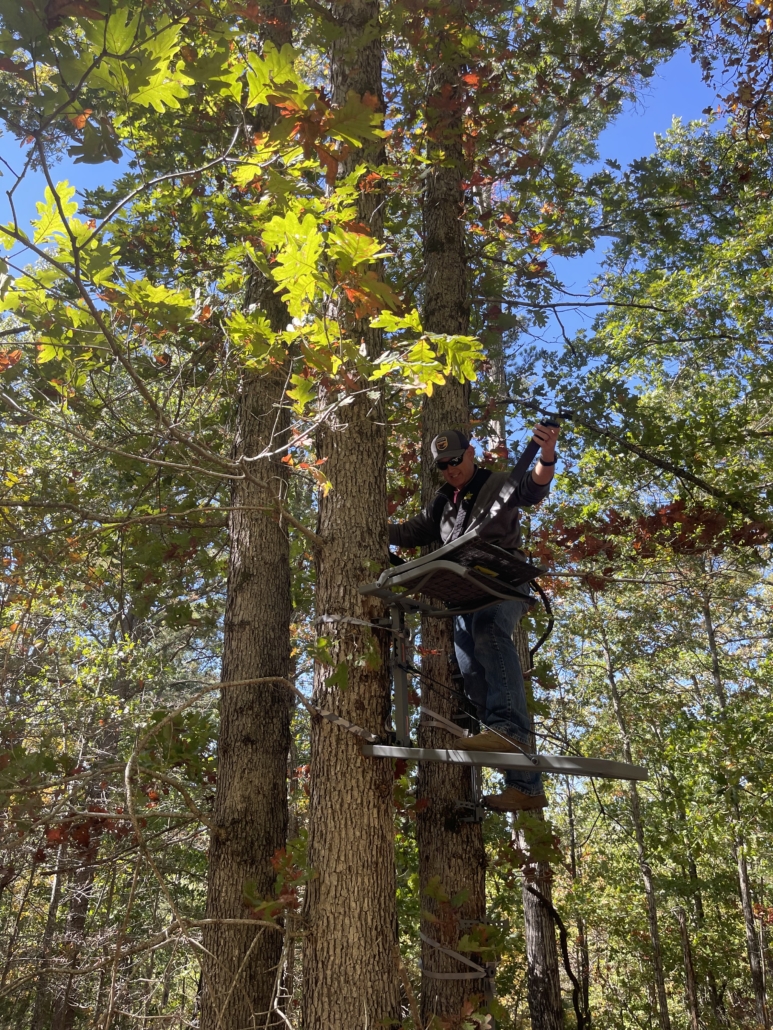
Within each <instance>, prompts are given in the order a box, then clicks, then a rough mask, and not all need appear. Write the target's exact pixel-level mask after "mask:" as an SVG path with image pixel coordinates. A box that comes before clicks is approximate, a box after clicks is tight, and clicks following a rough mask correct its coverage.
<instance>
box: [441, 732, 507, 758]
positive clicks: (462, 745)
mask: <svg viewBox="0 0 773 1030" xmlns="http://www.w3.org/2000/svg"><path fill="white" fill-rule="evenodd" d="M452 747H453V749H454V750H455V751H502V752H504V753H506V754H510V755H520V754H523V751H524V748H523V747H519V746H518V745H517V744H516V743H514V742H513V741H512V740H509V739H508V738H507V737H505V736H504V735H503V734H501V733H494V731H493V730H484V731H483V733H476V734H475V736H474V737H457V738H456V739H455V740H454V742H453V745H452Z"/></svg>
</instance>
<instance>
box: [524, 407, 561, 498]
mask: <svg viewBox="0 0 773 1030" xmlns="http://www.w3.org/2000/svg"><path fill="white" fill-rule="evenodd" d="M560 432H561V429H560V427H559V426H543V425H542V423H541V422H540V424H539V425H537V426H535V427H534V439H535V440H536V441H537V443H538V444H540V456H539V458H538V459H537V464H536V465H535V466H534V469H533V470H532V473H531V478H532V479H533V480H534V482H535V483H536V484H537V486H547V487H549V486H550V481H551V479H552V478H553V473H554V472H555V465H556V441H557V440H558V434H559V433H560ZM543 458H544V460H545V462H547V464H543Z"/></svg>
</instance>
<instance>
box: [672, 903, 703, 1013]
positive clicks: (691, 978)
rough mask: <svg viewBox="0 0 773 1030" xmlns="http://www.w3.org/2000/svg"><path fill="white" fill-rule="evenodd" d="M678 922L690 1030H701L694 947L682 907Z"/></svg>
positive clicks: (678, 909) (677, 913)
mask: <svg viewBox="0 0 773 1030" xmlns="http://www.w3.org/2000/svg"><path fill="white" fill-rule="evenodd" d="M675 915H676V920H677V922H678V923H679V936H680V938H681V940H682V957H683V959H684V995H685V1000H686V1002H687V1012H688V1015H689V1016H690V1030H700V1020H699V1010H698V989H697V987H696V984H695V968H694V966H693V961H692V947H691V945H690V933H689V930H688V927H687V914H686V913H685V910H684V909H683V908H682V906H681V905H680V906H679V907H678V908H677V909H676V912H675Z"/></svg>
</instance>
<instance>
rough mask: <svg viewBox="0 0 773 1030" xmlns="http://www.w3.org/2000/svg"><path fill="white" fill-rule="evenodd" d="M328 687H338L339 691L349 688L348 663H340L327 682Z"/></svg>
mask: <svg viewBox="0 0 773 1030" xmlns="http://www.w3.org/2000/svg"><path fill="white" fill-rule="evenodd" d="M325 686H326V687H337V688H338V690H346V689H348V687H349V666H348V665H347V664H346V662H339V663H338V665H336V667H335V670H334V671H333V672H332V673H331V674H330V675H329V676H328V677H327V679H326V680H325Z"/></svg>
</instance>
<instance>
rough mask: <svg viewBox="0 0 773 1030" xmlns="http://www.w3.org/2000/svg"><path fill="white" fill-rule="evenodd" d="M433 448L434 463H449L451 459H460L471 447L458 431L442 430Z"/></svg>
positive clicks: (434, 441) (433, 442) (433, 443)
mask: <svg viewBox="0 0 773 1030" xmlns="http://www.w3.org/2000/svg"><path fill="white" fill-rule="evenodd" d="M431 446H432V458H433V460H434V461H448V459H449V458H460V457H461V456H462V455H463V454H464V452H465V451H466V450H467V448H468V447H469V446H470V441H469V440H468V439H467V437H466V436H465V435H464V433H460V432H459V430H458V429H441V430H440V432H439V433H438V435H437V436H436V437H435V439H434V440H433V441H432V445H431Z"/></svg>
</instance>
